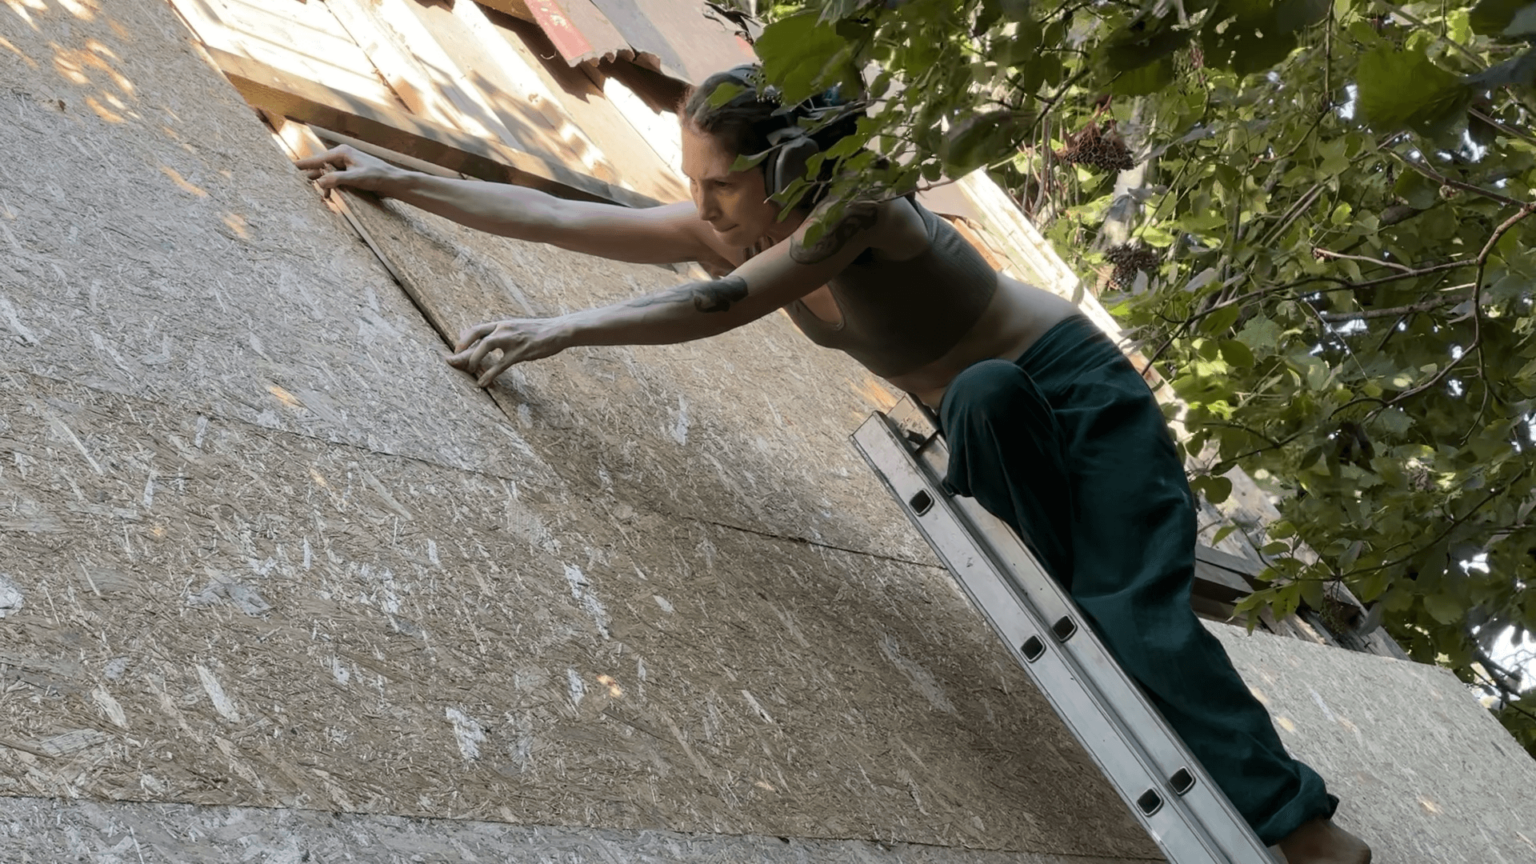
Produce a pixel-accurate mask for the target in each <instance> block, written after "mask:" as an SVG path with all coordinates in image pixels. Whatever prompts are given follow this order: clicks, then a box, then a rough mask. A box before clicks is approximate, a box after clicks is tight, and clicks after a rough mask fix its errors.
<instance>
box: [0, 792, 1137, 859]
mask: <svg viewBox="0 0 1536 864" xmlns="http://www.w3.org/2000/svg"><path fill="white" fill-rule="evenodd" d="M0 837H3V838H4V840H3V842H4V843H5V846H6V851H7V853H8V855H9V857H8V858H7V859H6V860H7V861H8V862H15V864H33V862H36V864H53V862H55V861H58V860H61V859H63V858H64V856H70V857H71V858H72V859H75V860H82V861H84V860H89V861H95V862H102V864H135V862H138V861H139V860H140V856H143V860H144V861H145V862H149V864H158V862H162V861H196V862H198V864H247V862H250V861H252V860H260V861H263V862H267V864H289V862H302V861H312V862H315V864H341V862H345V861H368V862H382V861H386V860H387V861H391V862H393V861H400V862H405V861H431V862H450V861H451V862H461V861H464V862H490V861H563V862H564V861H569V862H587V861H593V862H609V864H612V862H620V861H622V862H635V864H722V862H747V861H750V862H753V864H805V862H807V861H815V862H817V864H1134V862H1151V861H1154V860H1156V861H1161V860H1162V859H1161V858H1157V859H1150V858H1098V857H1093V858H1079V857H1076V856H1073V857H1071V858H1065V857H1062V856H1058V855H1037V854H1033V853H1029V852H984V851H971V850H965V849H950V848H942V847H936V846H916V845H912V844H908V843H874V842H869V841H864V840H804V839H801V838H797V837H763V836H758V835H747V836H729V835H723V834H679V833H676V832H672V831H615V830H612V829H591V828H583V829H571V828H554V827H547V826H540V827H523V826H517V825H506V824H502V823H496V822H475V821H470V820H436V819H402V818H399V817H392V816H360V815H354V814H340V813H320V812H315V811H304V810H262V809H257V808H254V807H191V806H187V805H182V804H100V803H97V802H93V801H82V802H68V803H63V802H56V801H45V800H40V799H36V798H10V799H0ZM381 855H384V856H389V857H380V856H381Z"/></svg>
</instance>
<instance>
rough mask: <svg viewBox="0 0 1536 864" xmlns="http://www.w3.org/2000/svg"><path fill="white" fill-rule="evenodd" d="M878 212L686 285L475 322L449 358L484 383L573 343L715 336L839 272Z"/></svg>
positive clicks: (855, 215)
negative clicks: (576, 308) (579, 307)
mask: <svg viewBox="0 0 1536 864" xmlns="http://www.w3.org/2000/svg"><path fill="white" fill-rule="evenodd" d="M877 213H878V210H877V209H875V208H874V207H873V206H870V207H868V208H864V207H860V208H852V207H851V208H849V212H848V214H847V215H846V216H844V218H843V220H842V221H841V222H840V223H839V224H837V225H834V226H829V227H828V228H827V230H826V232H825V234H824V236H823V238H822V241H821V242H818V243H816V244H814V245H812V246H807V245H806V244H805V243H804V232H805V230H806V228H807V227H808V226H809V223H810V222H811V221H812V220H807V225H803V226H801V228H800V230H799V231H797V232H796V233H795V236H793V237H791V238H790V241H789V243H787V244H781V245H779V246H775V247H773V248H771V249H769V250H767V251H766V252H764V253H763V254H761V255H758V256H757V257H755V258H753V259H751V260H750V261H748V262H747V263H746V264H743V265H742V266H741V267H738V268H736V270H735V271H733V272H732V273H730V274H729V275H726V276H723V277H720V278H718V279H711V280H709V281H705V282H689V283H686V284H683V285H679V286H677V287H676V288H670V289H668V290H666V291H660V292H657V293H655V294H648V295H646V296H643V297H636V298H634V299H631V300H625V301H622V302H619V303H615V304H612V305H610V306H603V307H601V308H598V309H588V310H584V311H581V312H573V313H571V314H569V315H562V316H560V317H558V318H524V319H514V320H510V321H499V322H494V323H487V324H481V325H479V326H477V327H471V328H470V329H468V330H465V331H464V332H463V333H462V334H460V337H459V342H458V345H457V346H456V347H457V349H458V353H457V354H455V355H453V356H452V357H450V358H449V361H448V362H450V363H452V364H453V365H454V366H457V367H458V368H460V369H463V370H465V371H467V372H475V371H476V370H479V369H481V368H482V364H483V363H484V362H485V361H486V360H487V358H488V357H489V355H490V352H492V351H500V352H501V355H500V357H499V358H497V359H496V360H495V362H494V363H489V364H486V365H485V367H484V371H483V372H482V373H481V374H480V376H479V380H480V386H482V387H484V386H487V385H489V384H490V383H491V382H492V381H493V380H495V379H496V377H497V376H498V375H500V374H501V373H502V372H505V371H506V370H507V369H509V368H511V367H512V366H513V365H514V364H517V363H523V362H526V361H529V360H537V359H540V358H543V357H548V356H550V355H552V354H556V353H559V352H560V351H563V350H565V349H566V348H570V347H572V346H576V345H657V344H671V343H675V342H689V341H692V340H694V339H704V338H707V337H709V336H715V335H718V334H720V333H724V332H725V331H727V330H732V329H735V328H737V327H740V326H742V325H743V324H746V323H748V322H751V321H754V320H756V319H758V318H761V317H762V316H764V315H766V314H768V313H769V312H772V311H773V310H775V309H778V308H779V307H781V306H783V305H785V304H786V303H789V302H791V301H793V300H796V299H799V298H800V297H803V296H805V295H806V294H809V293H810V292H812V291H814V290H816V289H817V288H819V287H821V286H822V285H824V284H826V282H827V281H828V280H830V279H831V278H832V277H834V276H836V275H837V274H838V273H839V272H841V271H842V270H843V268H845V267H847V266H848V265H849V264H851V263H852V262H853V259H854V258H856V257H858V255H859V253H860V252H863V251H864V250H865V249H867V248H868V247H869V242H870V238H871V235H872V232H873V229H874V227H875V222H876V219H877Z"/></svg>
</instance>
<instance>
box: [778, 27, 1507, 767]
mask: <svg viewBox="0 0 1536 864" xmlns="http://www.w3.org/2000/svg"><path fill="white" fill-rule="evenodd" d="M772 17H773V18H774V23H772V24H771V25H770V26H769V27H768V28H767V31H766V32H765V33H764V35H763V37H762V39H761V41H760V42H759V44H758V46H757V47H758V50H759V54H760V55H761V57H762V58H763V60H764V64H765V69H766V77H767V78H768V79H769V80H771V81H772V82H773V83H775V84H777V85H778V86H780V87H781V88H782V89H783V91H784V93H785V95H786V96H787V97H788V98H790V99H801V98H805V97H808V96H810V95H811V94H813V93H817V92H821V91H822V90H824V89H826V88H827V87H830V86H833V85H839V86H840V87H841V89H842V92H844V93H856V94H859V95H860V96H861V97H862V100H863V102H862V103H861V104H867V105H869V106H870V107H871V115H872V116H871V117H870V118H869V119H867V120H861V121H860V124H859V134H858V135H857V136H855V138H854V139H849V140H848V141H845V143H844V145H843V146H841V147H839V148H838V150H839V152H838V153H835V154H829V156H828V158H834V159H838V160H839V161H840V163H841V166H842V168H843V169H844V173H843V174H842V175H840V178H841V179H839V180H838V181H836V183H837V186H838V189H837V191H838V192H839V193H844V194H846V193H848V192H849V191H851V190H853V189H855V188H859V189H862V190H864V191H865V192H866V194H867V192H868V190H869V189H871V188H877V189H882V190H884V191H885V192H886V193H887V194H899V193H901V192H905V191H907V190H910V189H912V188H914V187H918V186H921V185H923V184H932V183H936V182H942V178H943V177H944V176H958V175H959V174H961V173H963V172H966V171H968V170H971V169H972V168H974V167H976V166H978V165H986V166H989V167H990V168H991V169H992V171H993V173H994V176H995V177H996V178H997V179H998V180H999V181H1000V182H1002V183H1003V184H1004V185H1005V186H1007V187H1008V188H1009V189H1010V190H1011V191H1012V192H1013V193H1014V194H1015V195H1016V197H1017V199H1018V200H1019V202H1020V204H1021V206H1023V207H1024V208H1025V210H1026V212H1027V213H1029V214H1030V215H1031V216H1032V217H1033V218H1034V219H1035V220H1036V222H1037V224H1039V225H1041V226H1042V229H1043V230H1044V231H1045V232H1046V233H1047V236H1048V237H1050V239H1051V240H1052V241H1053V242H1054V243H1055V246H1056V248H1057V249H1058V251H1060V252H1061V253H1062V255H1063V257H1064V258H1065V259H1066V260H1067V261H1068V262H1069V263H1071V264H1073V265H1074V266H1075V267H1076V268H1077V269H1078V271H1079V272H1081V273H1089V274H1093V273H1099V274H1101V275H1107V271H1108V270H1109V269H1110V268H1109V264H1108V258H1107V257H1106V256H1107V255H1108V254H1109V253H1110V251H1111V250H1117V251H1115V252H1114V255H1115V256H1117V257H1116V258H1115V260H1114V262H1113V263H1115V265H1116V267H1117V269H1118V270H1119V273H1118V274H1117V275H1116V276H1115V278H1114V280H1113V281H1111V280H1109V279H1105V280H1103V281H1104V284H1103V290H1105V291H1106V292H1110V291H1111V290H1112V289H1113V288H1114V287H1116V286H1125V287H1126V288H1127V289H1128V290H1125V291H1123V292H1115V293H1106V295H1105V297H1104V300H1105V302H1106V303H1107V304H1109V305H1110V306H1111V307H1112V309H1113V311H1114V312H1115V314H1116V315H1117V317H1118V318H1119V320H1120V321H1121V322H1122V324H1124V325H1125V326H1126V327H1127V328H1129V329H1130V330H1131V331H1132V332H1133V333H1134V334H1135V335H1136V338H1137V339H1138V341H1139V344H1140V347H1141V350H1142V352H1143V356H1144V357H1146V358H1148V360H1149V362H1151V363H1153V364H1154V365H1155V366H1156V368H1157V371H1158V372H1159V373H1160V374H1161V376H1162V378H1163V380H1164V382H1165V386H1168V387H1170V388H1171V389H1172V391H1173V392H1174V393H1176V394H1177V395H1178V396H1179V397H1180V398H1181V399H1182V401H1183V403H1184V404H1185V405H1186V406H1187V411H1186V413H1185V416H1184V418H1183V419H1184V422H1185V425H1186V427H1187V429H1188V433H1189V434H1188V438H1187V441H1186V444H1185V446H1186V450H1187V452H1188V453H1189V454H1190V456H1192V457H1194V456H1201V457H1202V459H1201V460H1198V461H1197V460H1192V461H1191V464H1192V465H1197V464H1205V465H1208V466H1209V467H1207V468H1200V469H1197V470H1196V471H1195V474H1196V476H1195V477H1194V478H1193V482H1194V485H1195V486H1196V488H1198V489H1200V490H1201V491H1202V493H1204V494H1205V495H1206V496H1207V497H1208V498H1210V499H1211V500H1212V501H1213V502H1216V503H1219V502H1220V500H1221V499H1223V498H1225V497H1226V495H1228V494H1230V490H1231V484H1230V483H1229V482H1227V481H1226V479H1225V478H1223V477H1221V476H1220V475H1222V474H1224V473H1226V472H1227V471H1228V470H1229V469H1230V468H1232V467H1234V466H1241V467H1242V468H1244V469H1246V470H1247V472H1248V473H1249V474H1250V475H1252V476H1254V477H1256V478H1261V480H1263V481H1264V482H1266V483H1267V484H1269V486H1270V487H1271V491H1272V492H1274V493H1275V494H1276V495H1277V496H1278V497H1279V499H1280V500H1279V507H1280V510H1281V512H1282V515H1283V518H1282V519H1280V520H1279V521H1276V522H1274V523H1273V524H1270V525H1267V526H1257V527H1255V528H1254V530H1255V531H1257V532H1261V533H1262V534H1263V536H1255V537H1254V538H1253V539H1254V540H1255V541H1256V543H1257V544H1258V545H1260V546H1261V548H1262V551H1263V553H1264V554H1265V555H1267V556H1269V558H1270V560H1271V562H1272V566H1271V568H1270V569H1269V571H1268V573H1267V574H1266V576H1267V579H1268V582H1267V584H1266V587H1265V588H1264V589H1263V590H1260V591H1258V592H1257V593H1255V594H1254V595H1253V596H1252V597H1250V598H1249V599H1248V600H1247V601H1245V602H1244V604H1243V608H1244V609H1245V610H1254V609H1258V608H1260V607H1268V608H1270V609H1272V610H1273V611H1275V612H1276V613H1278V614H1285V613H1287V612H1289V611H1291V610H1294V609H1295V608H1296V607H1297V605H1298V604H1299V603H1301V602H1303V601H1305V602H1308V603H1309V604H1310V605H1313V606H1315V607H1317V608H1319V609H1321V608H1323V603H1322V600H1323V589H1324V586H1325V584H1326V583H1328V582H1342V583H1344V584H1345V585H1347V586H1348V587H1349V588H1350V589H1351V590H1352V591H1353V592H1354V593H1355V594H1356V595H1358V596H1359V597H1360V598H1361V599H1362V600H1364V601H1366V602H1367V603H1370V604H1373V610H1374V614H1379V615H1380V616H1381V617H1382V620H1383V621H1384V623H1385V626H1386V627H1387V628H1388V629H1389V632H1390V633H1391V634H1392V635H1393V636H1394V637H1395V638H1397V639H1398V640H1399V641H1400V642H1401V643H1402V644H1403V645H1404V646H1405V647H1406V648H1407V649H1408V650H1409V651H1410V652H1411V653H1412V655H1413V656H1414V657H1415V658H1417V659H1420V660H1423V661H1428V662H1439V663H1442V664H1444V665H1446V666H1448V667H1449V668H1451V669H1453V670H1455V672H1456V673H1457V674H1458V675H1459V676H1460V677H1461V678H1462V679H1463V680H1465V681H1467V682H1469V683H1476V684H1479V685H1482V686H1484V687H1486V688H1487V692H1488V693H1489V694H1490V695H1491V696H1492V697H1494V698H1495V700H1496V709H1497V710H1498V713H1499V715H1500V717H1501V719H1503V720H1504V722H1505V723H1506V726H1507V727H1508V728H1510V730H1511V731H1512V732H1514V733H1515V734H1516V735H1517V736H1518V737H1519V738H1520V739H1521V741H1522V742H1523V743H1524V744H1525V745H1526V746H1527V748H1528V749H1530V750H1531V751H1532V752H1533V753H1536V698H1533V697H1532V696H1531V695H1530V694H1528V695H1527V697H1526V698H1525V699H1524V700H1523V701H1521V700H1520V699H1519V698H1518V693H1519V691H1520V690H1521V689H1522V686H1527V685H1526V682H1523V681H1521V680H1520V678H1519V676H1518V674H1517V673H1516V672H1515V670H1502V669H1499V668H1498V667H1497V665H1496V664H1494V663H1493V662H1492V660H1491V659H1490V658H1489V657H1488V656H1487V651H1488V650H1489V646H1490V645H1491V643H1492V641H1493V639H1494V638H1495V637H1496V636H1497V635H1498V634H1499V633H1502V632H1506V631H1507V630H1509V628H1511V627H1513V628H1515V630H1516V635H1517V637H1518V636H1522V635H1524V634H1526V633H1529V632H1532V631H1536V591H1530V590H1526V589H1527V588H1528V586H1531V585H1533V584H1536V520H1533V519H1532V510H1533V507H1536V471H1533V467H1536V459H1533V446H1536V438H1533V433H1532V428H1533V427H1532V423H1533V419H1536V340H1533V338H1532V336H1533V333H1536V311H1533V307H1532V291H1531V283H1532V280H1533V278H1536V255H1533V254H1532V252H1531V247H1532V241H1533V239H1536V219H1532V218H1528V217H1530V216H1531V214H1532V212H1533V209H1536V197H1533V194H1532V190H1533V188H1536V136H1533V135H1532V132H1531V128H1530V127H1531V119H1532V111H1533V108H1536V103H1533V101H1532V97H1533V95H1536V94H1533V92H1532V84H1533V81H1536V51H1533V49H1532V47H1531V46H1532V43H1533V42H1536V3H1527V2H1521V0H1481V2H1477V3H1467V2H1443V3H1439V2H1437V3H1427V2H1422V3H1403V4H1393V3H1385V2H1378V0H1333V2H1328V0H1282V2H1275V3H1271V2H1264V0H1182V2H1167V0H1125V2H1106V0H1061V2H1056V3H1047V2H1038V0H1037V2H1027V0H885V2H872V0H822V2H817V0H797V2H787V3H781V4H779V5H778V6H775V7H774V10H773V12H772ZM865 69H872V70H875V71H874V74H872V75H871V76H870V77H869V80H868V81H867V82H864V81H862V80H861V76H860V72H861V70H865ZM1090 128H1092V130H1093V135H1092V137H1093V138H1094V140H1096V141H1099V142H1100V143H1101V144H1103V142H1109V143H1108V144H1107V145H1104V146H1111V147H1112V146H1113V145H1114V144H1115V142H1120V143H1121V144H1123V145H1128V148H1129V151H1130V152H1131V153H1132V154H1133V155H1134V157H1135V159H1134V160H1133V161H1139V162H1140V163H1141V165H1140V166H1139V167H1138V168H1137V169H1135V171H1134V172H1131V173H1127V174H1124V175H1118V172H1117V171H1116V170H1106V168H1109V167H1110V166H1112V165H1114V161H1113V160H1110V159H1108V158H1107V157H1106V158H1101V159H1099V160H1098V161H1095V160H1093V159H1086V158H1080V157H1081V156H1082V152H1081V151H1080V150H1075V149H1073V148H1074V147H1075V146H1076V145H1077V144H1078V143H1080V142H1081V141H1082V140H1084V138H1085V136H1086V130H1089V129H1090ZM866 147H867V148H868V149H862V148H866ZM875 154H879V155H880V156H884V157H888V159H889V161H888V162H886V161H884V160H880V161H877V160H876V158H875ZM1111 155H1113V154H1111ZM1115 167H1123V166H1115ZM1117 175H1118V176H1117ZM1137 178H1139V182H1135V181H1136V180H1137ZM1117 179H1118V180H1119V181H1120V183H1121V188H1120V192H1119V193H1118V194H1117V193H1116V182H1117ZM806 188H807V185H806V184H805V183H804V182H802V183H801V184H799V185H798V186H797V187H795V188H792V189H791V190H789V193H788V196H789V197H794V196H795V195H798V194H801V193H802V192H804V191H805V189H806ZM840 197H841V196H840ZM1136 251H1140V252H1143V253H1146V254H1136V255H1132V254H1131V253H1132V252H1136ZM1125 262H1134V266H1133V267H1132V269H1131V270H1130V271H1127V270H1126V267H1127V266H1130V265H1127V264H1126V263H1125ZM1132 273H1135V274H1139V275H1135V277H1134V278H1127V277H1128V276H1129V275H1130V274H1132Z"/></svg>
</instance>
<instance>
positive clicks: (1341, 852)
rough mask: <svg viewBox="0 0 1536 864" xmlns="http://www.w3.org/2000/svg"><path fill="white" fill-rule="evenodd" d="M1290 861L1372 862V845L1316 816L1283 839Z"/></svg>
mask: <svg viewBox="0 0 1536 864" xmlns="http://www.w3.org/2000/svg"><path fill="white" fill-rule="evenodd" d="M1280 851H1281V852H1284V853H1285V860H1286V862H1287V864H1371V847H1369V846H1367V845H1365V841H1364V840H1361V839H1360V838H1359V837H1356V836H1355V835H1353V834H1351V833H1349V832H1348V831H1345V830H1344V829H1343V828H1340V827H1339V826H1337V825H1335V824H1333V821H1332V820H1329V819H1313V820H1312V821H1311V822H1308V823H1306V824H1305V825H1302V826H1301V827H1300V828H1297V829H1296V830H1295V831H1292V832H1291V835H1290V836H1289V837H1287V838H1285V839H1284V840H1281V841H1280Z"/></svg>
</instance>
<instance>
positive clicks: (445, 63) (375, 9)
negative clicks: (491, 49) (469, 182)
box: [370, 0, 563, 158]
mask: <svg viewBox="0 0 1536 864" xmlns="http://www.w3.org/2000/svg"><path fill="white" fill-rule="evenodd" d="M370 2H371V5H372V11H371V14H372V15H373V17H374V18H375V19H376V20H377V21H378V22H379V23H380V24H381V25H382V27H383V29H384V30H385V31H386V33H387V35H389V36H392V37H393V38H394V40H396V45H397V46H399V48H401V49H403V50H404V51H405V52H406V53H407V54H408V55H409V56H410V58H411V59H412V60H414V61H415V63H414V66H415V68H418V69H420V70H422V71H423V74H425V76H426V81H425V82H424V83H425V86H427V87H429V88H430V89H431V90H433V91H434V95H435V96H436V97H437V98H438V99H439V100H440V101H441V102H442V103H444V113H445V114H446V115H448V116H449V117H450V118H451V120H452V125H455V126H458V127H459V128H461V129H463V130H464V131H465V132H468V133H470V134H471V135H480V136H484V137H489V138H495V139H497V140H500V141H501V143H503V144H505V145H507V146H509V147H515V148H517V149H519V150H529V151H535V152H536V151H537V150H538V149H539V148H537V147H535V146H532V145H531V144H530V142H529V141H527V140H525V138H526V136H523V135H519V134H518V133H519V132H520V131H522V130H520V129H518V128H517V126H516V124H514V125H512V126H508V125H507V124H506V123H504V122H503V121H502V119H501V118H499V117H498V116H497V114H496V111H495V110H494V109H493V108H492V107H491V105H490V104H489V102H487V100H486V99H485V95H484V94H483V93H480V92H479V91H478V90H477V89H476V88H475V87H474V86H473V85H472V84H471V83H470V82H469V81H468V80H467V79H466V76H465V75H464V72H463V70H461V69H460V68H459V66H458V64H457V63H456V62H455V59H454V57H453V56H452V55H450V54H449V52H448V51H446V50H444V46H443V45H440V44H438V40H436V39H434V38H433V36H432V34H431V33H430V32H428V31H427V30H426V28H424V27H423V26H422V22H421V20H420V19H419V18H418V17H417V15H416V14H415V13H416V12H417V11H418V9H419V7H418V5H417V4H416V3H415V2H413V0H370ZM449 106H451V107H449ZM549 155H552V156H555V157H556V158H562V157H563V154H559V153H556V152H549Z"/></svg>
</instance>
